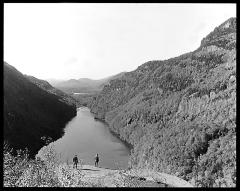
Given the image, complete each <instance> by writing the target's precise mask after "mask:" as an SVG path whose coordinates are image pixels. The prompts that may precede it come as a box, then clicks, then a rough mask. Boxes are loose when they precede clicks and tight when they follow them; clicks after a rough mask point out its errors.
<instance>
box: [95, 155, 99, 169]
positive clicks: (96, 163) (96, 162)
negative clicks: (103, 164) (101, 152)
mask: <svg viewBox="0 0 240 191" xmlns="http://www.w3.org/2000/svg"><path fill="white" fill-rule="evenodd" d="M98 162H99V156H98V153H97V155H96V156H95V166H98Z"/></svg>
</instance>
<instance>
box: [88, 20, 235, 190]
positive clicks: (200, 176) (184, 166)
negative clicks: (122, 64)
mask: <svg viewBox="0 0 240 191" xmlns="http://www.w3.org/2000/svg"><path fill="white" fill-rule="evenodd" d="M90 108H91V111H92V112H93V113H95V116H96V117H97V118H100V119H103V120H105V121H106V122H107V123H108V124H109V125H110V128H111V130H112V131H114V132H115V133H117V134H119V136H120V137H121V139H123V140H125V141H127V142H128V143H130V144H132V145H133V147H134V149H133V150H132V154H131V157H130V158H131V160H130V165H131V166H132V167H137V168H143V169H144V168H147V169H153V170H156V171H160V172H165V173H169V174H172V175H176V176H178V177H181V178H183V179H185V180H187V181H190V182H192V184H194V185H198V186H203V187H218V186H222V187H224V186H225V187H228V186H229V187H234V186H236V18H230V19H228V20H227V21H225V22H224V23H223V24H221V25H220V26H218V27H216V28H215V29H214V31H212V32H211V33H210V34H209V35H207V36H206V37H205V38H204V39H203V40H202V42H201V45H200V47H199V48H198V49H197V50H195V51H193V52H189V53H187V54H183V55H181V56H178V57H175V58H171V59H168V60H163V61H157V60H155V61H149V62H146V63H144V64H142V65H141V66H139V67H138V68H137V69H136V70H134V71H132V72H127V73H125V74H124V75H123V76H122V77H120V78H117V79H114V80H111V81H110V82H109V84H108V85H105V86H104V88H103V89H102V91H101V92H100V93H99V94H98V95H97V96H94V97H93V98H92V103H91V105H90Z"/></svg>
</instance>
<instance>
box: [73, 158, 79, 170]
mask: <svg viewBox="0 0 240 191" xmlns="http://www.w3.org/2000/svg"><path fill="white" fill-rule="evenodd" d="M77 164H78V158H77V155H75V157H73V168H74V167H75V166H76V168H77Z"/></svg>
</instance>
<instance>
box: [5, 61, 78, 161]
mask: <svg viewBox="0 0 240 191" xmlns="http://www.w3.org/2000/svg"><path fill="white" fill-rule="evenodd" d="M43 89H44V88H43ZM43 89H42V88H40V87H38V86H37V85H35V84H33V83H32V82H30V81H29V80H28V79H27V78H26V77H25V76H24V75H23V74H22V73H20V72H19V71H18V70H17V69H16V68H14V67H13V66H11V65H9V64H7V63H6V62H4V140H5V141H7V142H8V144H9V145H10V146H11V147H13V148H14V150H16V149H24V148H25V147H27V148H28V150H29V151H30V156H31V157H33V156H34V155H35V154H36V153H37V151H38V150H39V149H40V148H41V147H42V146H43V145H44V142H43V141H42V140H41V137H42V136H47V137H48V136H50V137H51V138H53V140H55V139H57V138H59V137H60V136H61V135H62V133H63V132H62V129H63V128H64V126H65V123H66V122H68V121H69V120H70V119H71V118H72V117H74V116H75V115H76V107H75V105H69V104H68V103H66V102H64V101H62V98H61V97H59V96H57V95H54V94H52V93H49V92H47V91H45V90H43Z"/></svg>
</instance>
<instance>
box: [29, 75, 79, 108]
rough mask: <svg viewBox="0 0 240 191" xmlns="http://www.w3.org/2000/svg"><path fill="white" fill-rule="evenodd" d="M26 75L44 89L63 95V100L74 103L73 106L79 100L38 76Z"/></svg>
mask: <svg viewBox="0 0 240 191" xmlns="http://www.w3.org/2000/svg"><path fill="white" fill-rule="evenodd" d="M25 77H27V78H28V79H29V80H30V81H31V82H32V83H34V84H36V85H37V86H38V87H40V88H42V89H43V90H45V91H47V92H49V93H52V94H54V95H57V96H59V97H61V101H63V102H66V103H67V104H69V105H73V106H74V105H76V104H77V100H75V99H74V98H73V97H71V96H70V95H68V94H66V93H64V92H62V91H61V90H59V89H57V88H54V87H52V86H51V85H50V84H49V83H48V82H47V81H45V80H40V79H38V78H35V77H33V76H28V75H25Z"/></svg>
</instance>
